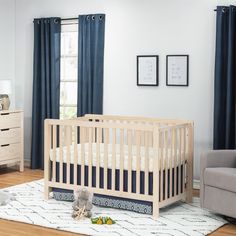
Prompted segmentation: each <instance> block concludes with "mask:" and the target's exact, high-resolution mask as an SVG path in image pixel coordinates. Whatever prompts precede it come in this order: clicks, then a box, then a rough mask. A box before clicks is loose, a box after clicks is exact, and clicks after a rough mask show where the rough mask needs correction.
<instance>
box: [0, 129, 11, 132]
mask: <svg viewBox="0 0 236 236" xmlns="http://www.w3.org/2000/svg"><path fill="white" fill-rule="evenodd" d="M8 130H10V129H1V131H2V132H4V131H8Z"/></svg>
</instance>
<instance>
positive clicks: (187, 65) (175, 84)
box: [166, 54, 189, 87]
mask: <svg viewBox="0 0 236 236" xmlns="http://www.w3.org/2000/svg"><path fill="white" fill-rule="evenodd" d="M171 57H172V58H173V57H176V58H175V59H178V58H181V57H182V58H185V59H186V61H185V62H186V64H185V66H186V68H185V69H184V70H185V79H183V80H184V83H183V82H181V83H179V84H178V83H177V82H175V83H173V82H171V79H170V78H169V72H170V71H169V69H170V68H169V61H170V60H169V59H170V58H171ZM179 77H181V75H179ZM181 79H182V78H180V80H181ZM166 86H181V87H188V86H189V55H186V54H182V55H181V54H179V55H167V56H166Z"/></svg>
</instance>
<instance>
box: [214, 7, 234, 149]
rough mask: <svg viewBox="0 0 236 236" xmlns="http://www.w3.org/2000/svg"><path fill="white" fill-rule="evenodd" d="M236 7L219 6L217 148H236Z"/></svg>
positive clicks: (216, 87) (216, 93)
mask: <svg viewBox="0 0 236 236" xmlns="http://www.w3.org/2000/svg"><path fill="white" fill-rule="evenodd" d="M235 82H236V7H235V6H230V7H225V6H219V7H217V23H216V60H215V85H214V96H215V97H214V140H213V141H214V149H235V148H236V139H235V134H236V130H235V124H236V119H235V112H236V109H235V104H236V87H235V85H236V83H235Z"/></svg>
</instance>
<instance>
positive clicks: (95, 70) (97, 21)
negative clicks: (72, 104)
mask: <svg viewBox="0 0 236 236" xmlns="http://www.w3.org/2000/svg"><path fill="white" fill-rule="evenodd" d="M104 33H105V15H104V14H95V15H80V16H79V47H78V51H79V56H78V103H77V104H78V108H77V114H78V116H83V115H84V114H88V113H90V114H102V112H103V61H104Z"/></svg>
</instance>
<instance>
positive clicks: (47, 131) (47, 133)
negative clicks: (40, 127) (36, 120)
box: [44, 120, 51, 200]
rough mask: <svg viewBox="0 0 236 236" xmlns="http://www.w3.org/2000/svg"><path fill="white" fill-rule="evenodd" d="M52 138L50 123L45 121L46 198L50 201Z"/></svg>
mask: <svg viewBox="0 0 236 236" xmlns="http://www.w3.org/2000/svg"><path fill="white" fill-rule="evenodd" d="M50 137H51V130H50V125H49V121H48V120H45V121H44V198H45V199H46V200H48V198H49V192H50V189H51V188H50V187H49V186H48V182H49V180H50V170H49V166H50V157H49V150H50V146H51V143H50Z"/></svg>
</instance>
